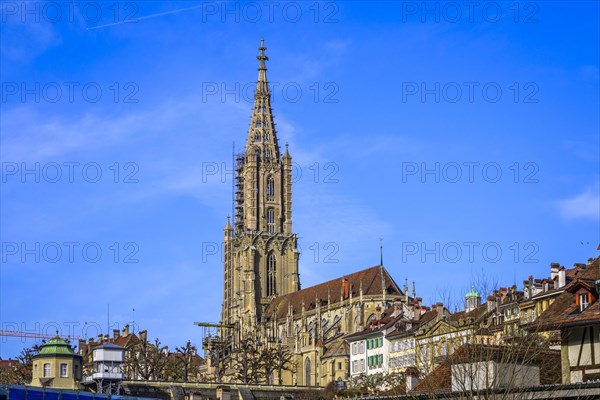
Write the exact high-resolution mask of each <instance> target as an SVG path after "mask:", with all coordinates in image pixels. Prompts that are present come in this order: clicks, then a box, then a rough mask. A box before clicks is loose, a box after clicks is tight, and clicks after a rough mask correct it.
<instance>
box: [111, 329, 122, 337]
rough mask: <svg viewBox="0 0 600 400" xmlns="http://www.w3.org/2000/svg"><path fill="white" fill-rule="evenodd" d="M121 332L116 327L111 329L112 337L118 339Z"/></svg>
mask: <svg viewBox="0 0 600 400" xmlns="http://www.w3.org/2000/svg"><path fill="white" fill-rule="evenodd" d="M120 334H121V331H119V330H118V329H113V339H118V338H119V336H120Z"/></svg>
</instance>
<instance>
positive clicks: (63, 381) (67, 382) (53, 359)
mask: <svg viewBox="0 0 600 400" xmlns="http://www.w3.org/2000/svg"><path fill="white" fill-rule="evenodd" d="M82 363H83V358H82V357H81V356H80V355H78V354H75V351H74V350H73V347H71V344H70V343H69V342H68V341H67V340H65V339H63V338H61V337H60V336H58V332H57V333H56V336H54V337H53V338H52V339H50V340H48V341H47V342H46V343H44V344H43V345H42V346H41V348H40V351H39V353H38V354H37V355H35V356H34V357H33V378H32V380H31V386H38V387H50V388H56V389H79V388H80V385H79V383H80V381H81V366H82Z"/></svg>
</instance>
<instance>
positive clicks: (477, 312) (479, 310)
mask: <svg viewBox="0 0 600 400" xmlns="http://www.w3.org/2000/svg"><path fill="white" fill-rule="evenodd" d="M486 312H487V303H483V304H482V305H480V306H479V307H476V308H474V309H473V310H471V311H469V312H467V311H465V310H463V311H459V312H455V313H454V314H451V315H449V316H448V318H447V320H448V321H451V322H458V321H460V320H461V319H465V318H473V321H479V320H480V319H481V318H482V317H483V316H484V315H485V313H486Z"/></svg>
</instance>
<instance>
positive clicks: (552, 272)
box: [550, 262, 560, 279]
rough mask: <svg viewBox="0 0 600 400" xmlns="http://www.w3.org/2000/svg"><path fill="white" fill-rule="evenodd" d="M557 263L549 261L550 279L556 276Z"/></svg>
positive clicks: (558, 265)
mask: <svg viewBox="0 0 600 400" xmlns="http://www.w3.org/2000/svg"><path fill="white" fill-rule="evenodd" d="M559 267H560V264H559V263H554V262H553V263H550V279H554V278H556V277H557V276H558V268H559Z"/></svg>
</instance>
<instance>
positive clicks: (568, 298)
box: [529, 281, 600, 330]
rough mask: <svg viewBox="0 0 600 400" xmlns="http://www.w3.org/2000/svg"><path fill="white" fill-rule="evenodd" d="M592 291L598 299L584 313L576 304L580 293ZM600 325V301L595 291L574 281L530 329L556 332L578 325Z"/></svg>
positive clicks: (582, 283) (584, 284) (583, 283)
mask: <svg viewBox="0 0 600 400" xmlns="http://www.w3.org/2000/svg"><path fill="white" fill-rule="evenodd" d="M581 289H585V290H590V291H591V292H592V293H594V295H595V297H596V299H595V300H594V301H593V302H592V303H590V304H589V305H588V306H587V307H586V308H585V309H584V310H583V311H579V305H577V304H576V300H577V296H578V292H579V291H580V290H581ZM588 324H600V301H599V300H598V293H596V291H595V289H593V288H590V286H589V285H588V284H586V283H585V282H582V281H574V282H572V284H569V287H568V288H567V289H566V290H565V291H564V292H563V293H561V294H560V296H558V297H557V298H556V300H555V301H554V302H553V303H552V304H551V305H550V306H549V307H548V308H547V309H546V311H544V312H543V313H542V315H540V317H539V318H538V319H537V321H536V322H534V323H532V324H530V325H529V329H541V330H556V329H560V328H566V327H570V326H577V325H588Z"/></svg>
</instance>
